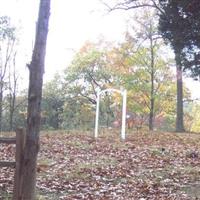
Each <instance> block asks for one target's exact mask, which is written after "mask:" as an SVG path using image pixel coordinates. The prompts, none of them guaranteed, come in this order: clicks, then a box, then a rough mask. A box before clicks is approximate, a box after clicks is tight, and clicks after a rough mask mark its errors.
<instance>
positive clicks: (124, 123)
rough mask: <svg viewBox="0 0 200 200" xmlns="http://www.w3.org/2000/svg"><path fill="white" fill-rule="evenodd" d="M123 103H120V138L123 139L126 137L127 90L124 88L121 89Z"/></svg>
mask: <svg viewBox="0 0 200 200" xmlns="http://www.w3.org/2000/svg"><path fill="white" fill-rule="evenodd" d="M122 95H123V105H122V130H121V139H122V140H125V137H126V135H125V134H126V133H125V132H126V99H127V92H126V90H124V91H123V93H122Z"/></svg>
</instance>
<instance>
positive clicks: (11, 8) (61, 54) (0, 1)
mask: <svg viewBox="0 0 200 200" xmlns="http://www.w3.org/2000/svg"><path fill="white" fill-rule="evenodd" d="M38 2H39V0H0V5H1V7H0V15H8V16H11V18H12V21H13V23H15V24H17V25H18V26H19V27H21V29H20V46H21V48H20V52H19V53H18V54H19V57H20V58H19V59H20V61H19V62H18V63H19V66H20V69H22V70H25V68H26V67H25V66H26V65H25V64H26V63H28V62H30V59H31V53H32V49H33V42H34V35H35V25H36V20H37V14H38V4H39V3H38ZM126 16H127V13H126V14H125V12H113V13H109V14H108V13H107V12H106V10H105V7H104V6H103V5H102V4H101V3H100V1H99V0H52V5H51V16H50V26H49V35H48V44H47V55H46V72H45V80H50V79H51V78H52V77H53V75H54V74H55V72H56V71H59V70H62V69H64V68H65V67H66V66H67V65H68V64H69V63H70V61H71V59H72V57H73V55H74V52H75V51H78V49H79V48H81V46H82V45H83V44H84V42H85V41H87V40H89V41H95V40H97V39H98V38H99V37H101V36H103V37H105V39H106V40H108V41H119V40H121V39H122V37H123V33H124V32H125V31H126V29H127V25H126V20H125V19H126ZM25 71H26V72H27V70H25ZM24 73H25V72H24ZM27 77H28V76H27ZM187 82H188V81H187ZM187 85H188V86H189V87H190V89H191V90H192V91H193V95H194V97H195V98H196V97H200V92H198V90H199V89H198V88H199V86H200V83H199V82H196V83H191V82H189V83H187Z"/></svg>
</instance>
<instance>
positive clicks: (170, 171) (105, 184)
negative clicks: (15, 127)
mask: <svg viewBox="0 0 200 200" xmlns="http://www.w3.org/2000/svg"><path fill="white" fill-rule="evenodd" d="M0 150H1V151H0V156H1V160H2V159H6V160H8V158H11V157H14V153H13V152H14V147H9V145H4V146H2V145H1V146H0ZM37 169H38V170H37V171H38V174H37V194H38V199H41V200H43V199H52V200H56V199H58V200H59V199H60V200H65V199H66V200H70V199H101V200H107V199H113V200H120V199H125V200H129V199H130V200H131V199H135V200H137V199H138V200H147V199H149V200H150V199H151V200H152V199H153V200H154V199H155V200H157V199H163V200H175V199H180V200H190V199H194V200H195V199H200V192H199V191H200V135H198V134H188V133H184V134H180V133H179V134H177V133H164V132H163V133H143V132H137V133H135V132H130V133H129V134H128V136H127V139H126V140H125V141H124V142H122V141H120V139H119V135H118V133H117V132H115V131H112V133H111V130H109V131H108V134H107V136H102V135H101V136H100V137H99V138H98V139H96V140H94V139H93V136H92V133H84V132H76V133H75V132H70V133H63V132H62V133H60V132H50V133H42V134H41V150H40V153H39V156H38V167H37ZM12 187H13V170H12V169H8V168H0V192H1V194H0V199H4V198H3V197H5V196H6V198H7V199H8V197H9V196H11V194H12ZM6 198H5V199H6Z"/></svg>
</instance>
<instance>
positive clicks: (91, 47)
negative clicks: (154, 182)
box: [0, 8, 200, 131]
mask: <svg viewBox="0 0 200 200" xmlns="http://www.w3.org/2000/svg"><path fill="white" fill-rule="evenodd" d="M145 10H146V12H145V14H143V15H141V16H134V17H133V18H132V19H130V22H129V23H130V24H131V26H130V28H129V29H128V30H127V32H126V33H125V34H124V39H123V41H121V42H118V43H114V42H113V43H112V42H107V41H105V40H103V39H101V40H99V41H96V42H91V41H87V42H86V43H85V44H84V45H83V46H82V48H81V49H80V50H79V51H77V52H76V54H75V55H74V58H73V60H72V62H71V64H70V65H69V66H67V67H66V69H65V70H64V71H63V72H62V73H60V74H56V75H55V77H54V78H53V80H51V81H50V82H48V83H46V84H45V85H44V87H43V99H42V104H41V110H42V112H41V126H42V129H44V130H46V129H48V130H57V129H85V130H87V129H89V130H91V129H93V128H94V119H95V106H96V95H97V94H96V91H97V88H100V89H102V90H103V89H106V88H116V89H120V88H121V87H123V88H124V89H127V91H128V101H127V111H128V112H130V113H132V114H134V116H136V118H138V119H141V120H142V121H143V122H144V123H143V125H144V127H147V128H148V129H149V130H153V129H159V130H168V131H172V130H174V129H176V123H177V120H176V114H177V111H176V107H177V105H176V102H177V101H176V95H177V90H176V81H177V78H176V76H175V74H174V72H173V66H175V65H176V60H174V59H173V57H172V56H171V55H170V54H169V53H168V52H169V51H170V50H169V47H167V46H166V44H165V41H164V40H163V39H162V37H161V34H160V31H159V23H160V21H159V17H158V16H157V13H156V12H155V10H151V9H149V8H146V9H145ZM132 24H133V25H132ZM7 28H8V27H7ZM12 60H14V51H13V57H12V58H11V57H10V60H9V61H10V67H11V66H12V71H13V72H15V71H16V70H15V65H14V61H12ZM10 71H11V70H10ZM5 74H6V76H7V77H8V78H6V79H5V81H4V82H5V83H6V84H7V85H10V87H8V88H6V87H5V90H4V94H5V95H4V97H3V99H2V112H1V113H2V123H1V124H2V130H6V131H8V130H13V129H14V128H15V127H18V126H25V123H26V117H27V110H26V107H27V96H26V91H23V92H21V93H17V92H16V88H18V84H17V83H19V82H17V80H16V81H15V82H14V81H13V83H10V82H11V79H13V80H15V77H16V75H15V73H13V74H12V76H11V75H10V74H9V70H8V71H7V72H6V73H5ZM9 77H10V78H9ZM9 81H10V82H9ZM14 83H15V84H14ZM182 84H183V83H182ZM8 89H9V90H8ZM182 90H183V91H182V92H183V94H182V95H183V96H184V98H183V97H182V98H181V101H182V103H183V104H184V105H183V108H184V110H185V114H184V118H183V119H184V121H185V128H186V130H188V131H198V130H199V126H200V125H199V122H198V116H197V115H196V114H195V113H196V112H197V111H198V109H199V104H198V102H197V103H195V102H193V101H191V99H190V92H189V90H188V89H187V87H186V86H185V85H184V84H183V86H182ZM8 91H10V92H8ZM11 92H12V93H11ZM121 104H122V99H121V97H120V96H119V95H117V94H114V95H112V96H111V95H110V94H108V93H106V94H105V95H104V96H103V97H102V99H101V104H100V124H101V126H105V127H111V126H113V122H114V121H115V120H116V118H117V117H118V114H117V113H119V112H120V111H121V106H122V105H121ZM182 115H183V114H182ZM0 116H1V115H0Z"/></svg>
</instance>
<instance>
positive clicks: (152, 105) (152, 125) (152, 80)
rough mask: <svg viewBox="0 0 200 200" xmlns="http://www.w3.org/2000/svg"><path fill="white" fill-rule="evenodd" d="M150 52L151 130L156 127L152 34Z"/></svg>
mask: <svg viewBox="0 0 200 200" xmlns="http://www.w3.org/2000/svg"><path fill="white" fill-rule="evenodd" d="M149 39H150V51H151V52H150V53H151V71H150V75H151V94H150V113H149V130H153V129H154V104H155V97H154V78H155V77H154V64H155V62H154V59H155V58H154V45H153V37H152V35H150V38H149Z"/></svg>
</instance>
